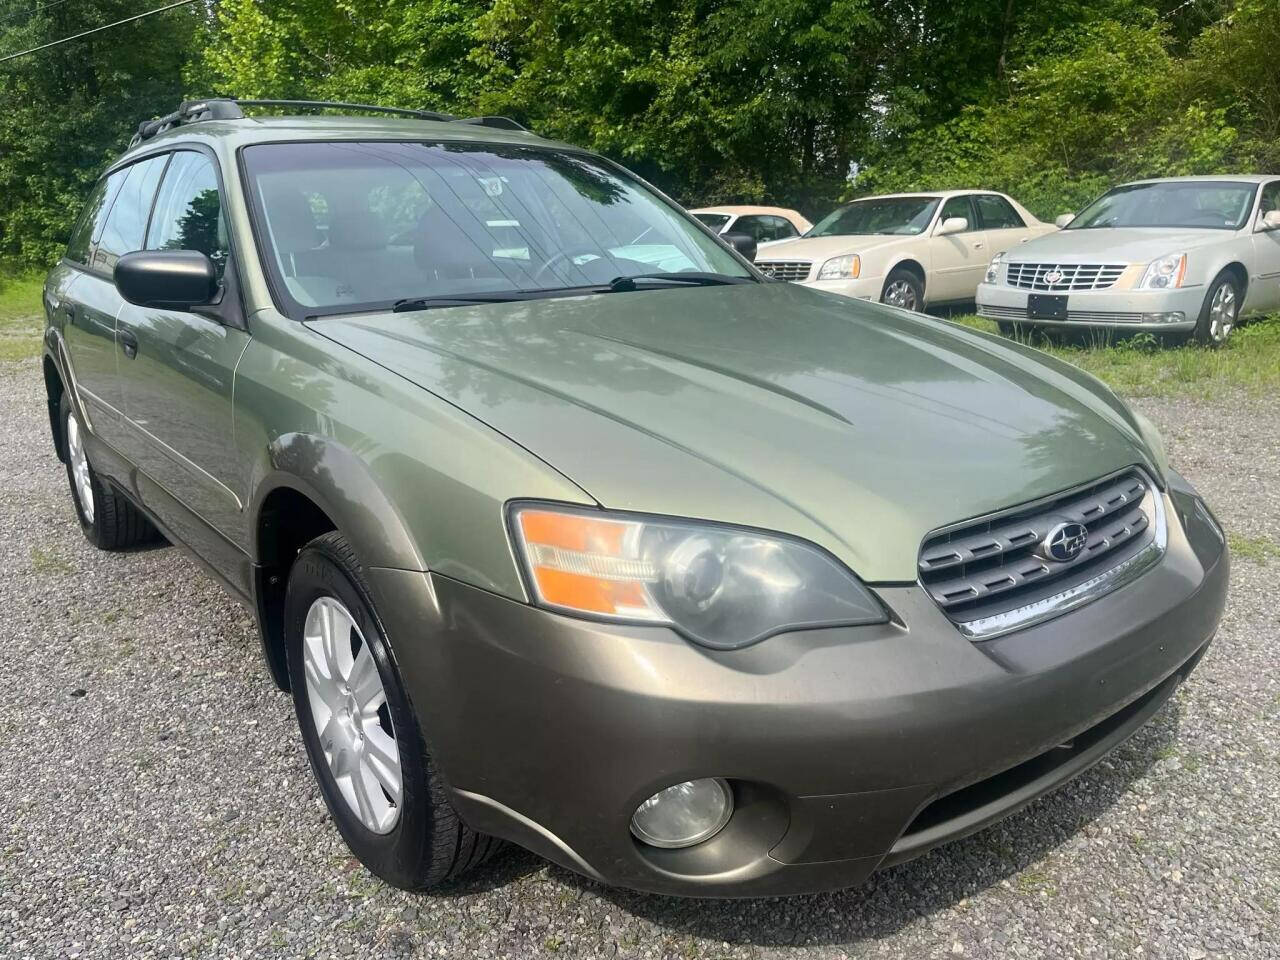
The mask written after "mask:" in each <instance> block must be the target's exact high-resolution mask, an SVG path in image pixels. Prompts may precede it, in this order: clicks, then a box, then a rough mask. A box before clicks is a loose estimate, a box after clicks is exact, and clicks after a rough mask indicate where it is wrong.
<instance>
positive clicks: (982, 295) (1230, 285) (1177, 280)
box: [977, 176, 1280, 345]
mask: <svg viewBox="0 0 1280 960" xmlns="http://www.w3.org/2000/svg"><path fill="white" fill-rule="evenodd" d="M1058 223H1059V225H1060V226H1062V227H1063V229H1062V230H1061V231H1060V232H1058V233H1052V234H1047V235H1045V236H1042V237H1037V238H1036V239H1034V240H1031V241H1029V242H1027V243H1026V244H1023V245H1022V246H1020V247H1017V248H1015V249H1012V250H1010V251H1009V252H1008V253H1004V254H997V255H996V256H995V257H993V258H992V260H991V264H990V266H989V267H988V268H987V273H986V277H985V279H984V281H983V283H982V284H981V285H979V287H978V292H977V303H978V313H979V315H980V316H984V317H990V318H991V319H993V320H996V321H997V322H998V323H999V324H1000V329H1001V331H1002V332H1005V333H1013V332H1016V331H1017V330H1018V329H1019V328H1020V327H1023V326H1025V325H1033V326H1037V327H1044V328H1054V329H1059V330H1062V329H1069V328H1073V327H1080V326H1090V327H1103V328H1109V329H1111V330H1114V331H1131V330H1148V331H1155V332H1159V333H1177V334H1185V335H1190V336H1194V337H1195V339H1196V340H1198V341H1199V342H1201V343H1205V344H1213V345H1217V344H1221V343H1223V342H1224V341H1225V340H1226V339H1227V337H1228V336H1230V334H1231V331H1232V329H1233V328H1234V327H1235V325H1236V322H1237V321H1238V320H1239V319H1240V317H1241V316H1243V315H1245V314H1249V313H1266V312H1269V311H1273V310H1277V309H1280V176H1241V177H1235V176H1221V177H1176V178H1170V179H1165V180H1143V181H1140V182H1137V183H1126V184H1124V185H1123V186H1119V187H1116V188H1114V189H1113V190H1110V191H1109V192H1107V193H1105V194H1103V195H1102V196H1101V197H1099V198H1098V199H1097V200H1095V201H1094V202H1093V203H1091V204H1089V206H1088V207H1086V208H1085V209H1084V210H1083V211H1081V212H1080V213H1079V214H1076V215H1071V214H1066V215H1064V216H1062V217H1059V218H1058Z"/></svg>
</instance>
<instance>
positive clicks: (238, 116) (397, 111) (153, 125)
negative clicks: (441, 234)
mask: <svg viewBox="0 0 1280 960" xmlns="http://www.w3.org/2000/svg"><path fill="white" fill-rule="evenodd" d="M244 107H299V108H302V109H306V110H349V111H352V112H359V113H389V114H394V115H396V116H401V117H415V118H417V119H419V120H440V121H445V122H456V123H469V124H475V125H476V126H482V127H492V128H494V129H497V130H520V131H523V130H525V129H526V128H525V127H523V126H521V125H520V124H519V123H517V122H516V121H514V120H512V119H510V118H509V117H492V116H481V117H462V118H459V117H455V116H452V115H451V114H448V113H439V112H437V111H435V110H410V109H407V108H404V107H383V106H378V105H376V104H371V103H343V102H341V101H337V100H237V99H234V98H232V97H211V98H208V99H205V100H184V101H183V102H182V103H181V104H179V105H178V109H177V110H175V111H174V112H173V113H169V114H166V115H165V116H163V117H156V119H154V120H144V121H143V122H142V123H140V124H138V132H137V133H135V134H134V135H133V139H132V140H130V141H129V146H131V147H134V146H137V145H138V144H139V143H142V142H143V141H145V140H150V139H151V138H152V137H155V136H159V135H160V134H162V133H164V132H166V131H168V130H172V129H173V128H174V127H178V126H182V125H185V124H188V123H199V122H201V121H203V120H243V119H244V116H245V114H244V109H243V108H244Z"/></svg>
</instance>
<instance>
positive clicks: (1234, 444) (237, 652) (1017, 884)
mask: <svg viewBox="0 0 1280 960" xmlns="http://www.w3.org/2000/svg"><path fill="white" fill-rule="evenodd" d="M1139 406H1140V408H1141V409H1142V410H1143V412H1144V413H1146V414H1147V415H1148V416H1150V417H1151V418H1152V420H1154V421H1155V422H1156V424H1157V425H1158V426H1159V427H1160V428H1161V429H1162V430H1163V431H1164V433H1165V437H1166V440H1167V443H1168V448H1169V454H1170V457H1171V459H1172V460H1173V462H1174V463H1175V464H1176V465H1177V466H1178V467H1179V469H1180V470H1181V471H1182V472H1183V473H1184V474H1186V476H1187V477H1188V478H1189V479H1190V480H1191V481H1192V482H1193V483H1195V484H1196V485H1197V486H1198V487H1199V488H1200V489H1201V490H1202V491H1204V492H1205V493H1206V495H1207V496H1208V498H1209V500H1210V502H1211V504H1212V505H1213V507H1214V508H1215V510H1216V512H1217V513H1218V515H1219V517H1220V518H1221V519H1222V521H1223V522H1224V524H1225V525H1226V526H1227V527H1228V528H1229V529H1230V530H1232V531H1234V532H1236V533H1239V534H1241V535H1244V536H1250V537H1268V538H1270V539H1271V540H1272V541H1273V542H1275V543H1278V544H1280V440H1278V439H1277V438H1280V408H1277V406H1276V404H1275V403H1274V402H1273V401H1272V400H1270V399H1259V398H1251V397H1248V396H1230V395H1228V396H1218V397H1216V398H1214V399H1213V400H1211V401H1202V400H1198V399H1196V400H1193V399H1161V400H1144V401H1141V402H1140V403H1139ZM46 411H47V408H46V406H45V402H44V390H43V383H42V380H41V375H40V368H39V365H38V364H37V363H35V362H22V363H16V364H6V365H0V452H2V455H0V539H2V542H3V543H4V549H3V551H0V583H3V599H4V609H5V613H6V618H5V627H4V638H3V640H4V645H3V652H4V655H3V656H0V690H3V691H4V692H3V696H0V745H2V746H3V749H0V810H3V813H4V816H3V817H0V957H4V958H14V960H20V958H46V957H49V958H52V957H84V958H134V957H138V958H142V957H151V958H169V957H209V958H247V957H255V958H256V957H345V956H360V957H403V956H415V957H447V958H481V960H497V958H511V960H527V958H533V957H557V958H559V957H578V958H614V957H619V958H646V960H649V958H717V960H739V958H744V960H745V958H751V960H768V958H787V960H796V958H804V960H809V958H822V960H837V958H840V960H848V958H855V957H856V958H897V960H922V958H934V957H943V956H957V957H970V958H974V957H977V958H989V957H999V958H1006V957H1009V958H1029V960H1031V958H1035V960H1039V958H1058V957H1063V958H1133V957H1149V958H1170V960H1175V958H1176V960H1183V958H1186V960H1209V958H1213V960H1237V958H1262V957H1269V958H1280V670H1277V661H1278V659H1280V653H1278V650H1280V645H1278V644H1277V640H1278V639H1280V611H1278V608H1277V605H1276V603H1275V598H1276V590H1275V582H1276V579H1277V574H1280V560H1276V559H1271V560H1269V561H1267V562H1254V561H1250V560H1244V559H1239V560H1237V562H1236V564H1235V568H1234V570H1233V572H1232V584H1231V599H1230V602H1229V606H1228V611H1227V615H1226V618H1225V620H1224V621H1223V624H1222V628H1221V630H1220V632H1219V635H1218V638H1217V640H1216V642H1215V643H1214V645H1213V646H1212V648H1211V649H1210V651H1209V653H1208V655H1207V656H1206V658H1205V660H1204V662H1203V663H1202V665H1201V667H1200V669H1199V670H1198V671H1197V672H1196V673H1195V674H1194V676H1193V677H1192V679H1191V681H1190V682H1189V683H1188V684H1186V685H1185V686H1184V687H1183V689H1182V690H1181V691H1179V693H1178V694H1177V695H1176V696H1175V697H1174V698H1173V700H1171V701H1170V703H1169V704H1168V705H1166V706H1165V708H1164V709H1163V710H1161V711H1160V713H1159V714H1158V715H1157V716H1156V717H1155V718H1154V719H1153V720H1152V721H1151V722H1150V723H1149V724H1148V725H1147V726H1146V727H1144V728H1143V729H1142V730H1141V731H1139V733H1138V734H1137V735H1136V736H1134V738H1133V739H1132V740H1130V741H1129V742H1128V743H1127V744H1126V745H1124V746H1123V747H1122V748H1120V749H1119V750H1117V751H1116V752H1115V753H1113V754H1112V755H1111V756H1110V757H1108V758H1107V759H1106V760H1105V761H1103V762H1102V763H1101V764H1099V765H1098V766H1097V767H1095V768H1094V769H1093V770H1092V771H1090V772H1089V773H1087V774H1085V775H1083V776H1081V777H1079V778H1077V779H1076V780H1074V781H1073V782H1072V783H1070V784H1068V785H1067V786H1065V787H1064V788H1062V789H1061V790H1058V791H1056V792H1055V793H1053V794H1050V795H1049V796H1047V797H1044V798H1042V799H1041V800H1039V801H1037V802H1036V803H1034V804H1032V805H1031V806H1030V807H1029V808H1028V809H1027V810H1025V811H1023V812H1022V813H1019V814H1017V815H1015V816H1013V817H1011V818H1009V819H1007V820H1005V821H1003V822H1001V823H999V824H997V825H995V826H993V827H991V828H989V829H987V830H984V831H982V832H980V833H978V834H976V835H974V836H972V837H970V838H968V839H966V840H963V841H960V842H958V843H954V844H951V845H949V846H947V847H945V848H942V849H940V850H937V851H934V852H933V853H931V854H929V855H928V856H925V857H923V858H921V859H919V860H917V861H915V862H913V863H908V864H903V865H901V866H898V867H894V868H892V869H888V870H885V871H884V872H883V873H880V874H878V875H876V876H875V877H873V878H872V879H871V881H870V882H869V883H867V884H866V885H865V886H863V887H861V888H858V889H853V890H847V891H842V892H838V893H831V894H824V895H819V896H809V897H796V898H792V899H786V900H776V899H775V900H754V901H694V900H680V899H673V898H668V897H656V896H649V895H644V894H639V893H634V892H631V891H627V890H614V889H607V888H603V887H600V886H598V885H596V884H594V883H591V882H590V881H587V880H584V879H582V878H579V877H577V876H575V875H573V874H570V873H568V872H567V871H565V870H562V869H560V868H559V867H554V866H551V865H549V864H547V863H545V862H544V861H541V860H539V859H538V858H536V857H534V856H532V855H530V854H528V853H525V852H523V851H520V850H517V849H514V848H511V849H508V850H506V851H504V852H503V853H502V854H500V855H499V856H498V857H497V858H496V859H495V860H494V861H492V862H491V863H490V864H488V865H487V866H486V867H484V868H482V869H480V870H479V871H477V872H475V873H474V874H472V875H469V876H468V877H466V878H465V879H464V880H463V881H462V882H460V883H458V884H456V885H454V886H452V887H450V888H447V889H444V890H441V891H436V892H434V893H430V894H420V895H412V894H407V893H403V892H401V891H398V890H393V889H391V888H389V887H387V886H385V885H383V884H382V883H380V882H379V881H377V880H375V879H374V878H373V877H371V876H370V875H369V874H368V873H367V872H365V871H364V869H363V868H361V867H360V866H359V865H358V864H357V863H356V862H355V861H354V860H352V858H351V857H350V855H349V854H348V853H347V851H346V849H345V848H344V847H343V844H342V841H341V839H340V838H339V836H338V833H337V831H336V830H335V829H333V825H332V824H331V823H330V822H329V821H328V818H327V817H326V816H325V814H324V809H323V805H322V804H321V801H320V798H319V794H318V793H317V791H316V788H315V786H314V784H313V782H312V779H311V775H310V772H309V770H308V768H307V762H306V758H305V756H304V754H303V750H302V743H301V740H300V738H299V736H298V733H297V730H296V724H295V721H294V716H293V711H292V708H291V705H290V703H289V700H288V698H286V697H285V696H283V695H281V694H279V693H278V692H276V691H275V689H274V687H273V686H272V685H271V682H270V680H269V679H268V677H267V674H266V671H265V669H264V667H263V665H262V663H261V661H260V656H259V651H258V640H257V637H256V635H255V632H254V628H253V624H252V621H251V619H250V616H249V615H248V613H247V612H246V611H245V610H243V609H242V608H241V607H240V606H239V605H237V604H236V603H235V602H233V601H232V600H230V599H228V598H227V597H226V596H225V595H224V594H223V593H222V592H221V591H220V590H219V589H218V588H217V587H216V586H215V585H214V584H213V583H212V582H211V581H210V580H208V579H207V578H206V577H205V576H204V575H203V574H201V573H200V571H199V570H198V569H197V568H196V566H195V565H194V564H193V563H192V562H191V561H190V560H188V559H187V558H186V557H184V556H183V554H182V553H181V552H179V551H178V550H176V549H172V548H154V549H142V550H136V551H132V552H126V553H122V554H106V553H101V552H98V551H96V550H94V549H93V548H91V547H90V546H89V545H88V544H87V543H86V542H85V540H84V538H83V537H82V536H81V534H80V531H79V529H78V528H77V525H76V523H75V519H74V515H73V512H72V506H71V501H70V498H69V493H68V490H67V482H66V477H65V474H64V472H63V469H62V466H61V464H59V463H58V462H57V460H56V458H55V456H54V454H53V449H52V447H51V445H50V443H49V438H48V416H47V412H46ZM90 691H91V695H87V692H90Z"/></svg>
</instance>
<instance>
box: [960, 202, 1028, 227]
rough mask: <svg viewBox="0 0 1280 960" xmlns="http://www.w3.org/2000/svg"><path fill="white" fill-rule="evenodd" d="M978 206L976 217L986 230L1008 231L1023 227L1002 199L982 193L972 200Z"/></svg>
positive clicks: (1014, 212) (1020, 220)
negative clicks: (980, 218) (979, 218)
mask: <svg viewBox="0 0 1280 960" xmlns="http://www.w3.org/2000/svg"><path fill="white" fill-rule="evenodd" d="M973 202H974V203H976V204H977V205H978V215H979V216H980V217H982V225H983V226H984V227H985V228H986V229H988V230H1008V229H1010V228H1016V227H1025V226H1026V224H1025V223H1023V222H1022V218H1021V217H1020V216H1018V212H1017V211H1016V210H1014V209H1013V207H1012V206H1010V204H1009V201H1008V200H1006V199H1005V198H1004V197H997V196H996V195H995V194H991V193H983V194H979V195H978V196H976V197H974V198H973Z"/></svg>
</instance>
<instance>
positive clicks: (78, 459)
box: [60, 392, 159, 550]
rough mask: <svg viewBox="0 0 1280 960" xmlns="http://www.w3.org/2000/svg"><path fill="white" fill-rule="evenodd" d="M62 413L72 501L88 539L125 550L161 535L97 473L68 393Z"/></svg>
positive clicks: (81, 425)
mask: <svg viewBox="0 0 1280 960" xmlns="http://www.w3.org/2000/svg"><path fill="white" fill-rule="evenodd" d="M60 413H61V417H62V441H63V449H64V450H65V451H66V454H67V480H68V481H69V482H70V484H71V500H72V502H73V503H74V504H75V508H76V517H77V519H79V521H80V529H81V530H82V531H83V532H84V535H85V538H86V539H87V540H88V541H89V542H90V543H92V544H93V545H94V546H95V547H97V548H98V549H99V550H123V549H124V548H126V547H131V546H134V545H135V544H139V543H145V542H147V541H149V540H154V539H156V538H157V537H158V536H159V534H158V533H157V531H156V528H155V527H154V526H152V525H151V521H150V520H148V519H147V518H146V517H145V516H144V515H143V514H142V511H141V510H139V509H138V508H137V507H135V506H134V505H133V504H132V503H130V502H129V501H128V500H126V499H125V498H124V497H123V496H121V495H120V494H118V493H117V492H116V491H115V490H114V489H112V487H111V486H110V485H109V484H107V483H104V482H103V481H102V480H101V479H99V477H98V475H97V474H96V473H95V472H94V470H93V465H92V464H91V463H89V452H88V451H87V450H86V449H85V429H84V424H83V423H81V422H80V416H79V415H78V414H77V413H76V411H75V409H74V408H73V407H72V405H71V398H70V396H68V395H67V393H65V392H64V393H63V394H62V405H61V407H60Z"/></svg>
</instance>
